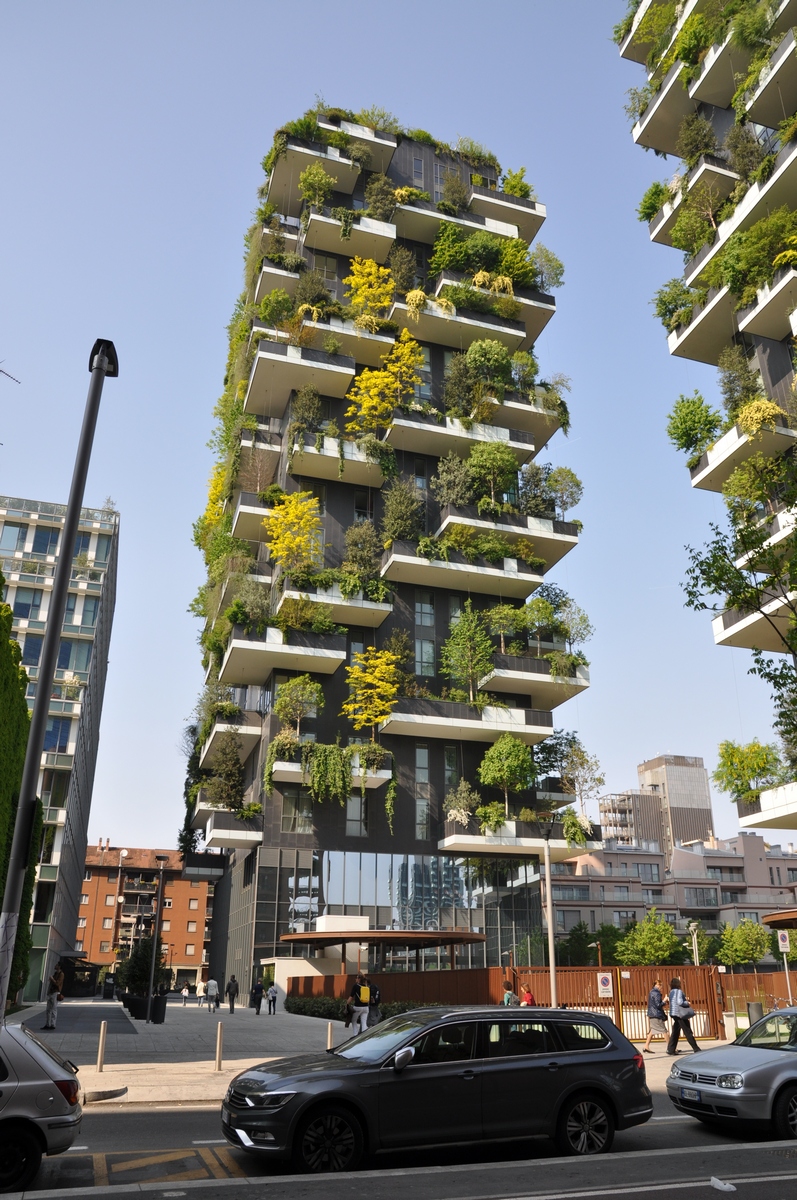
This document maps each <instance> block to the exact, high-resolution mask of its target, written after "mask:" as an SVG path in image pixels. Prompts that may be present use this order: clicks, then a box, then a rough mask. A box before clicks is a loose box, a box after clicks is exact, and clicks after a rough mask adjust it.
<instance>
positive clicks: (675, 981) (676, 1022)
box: [667, 975, 700, 1054]
mask: <svg viewBox="0 0 797 1200" xmlns="http://www.w3.org/2000/svg"><path fill="white" fill-rule="evenodd" d="M694 1015H695V1010H694V1009H693V1008H692V1005H691V1004H690V1003H689V1001H688V1000H687V998H686V996H685V995H684V993H683V988H682V987H681V981H680V979H679V978H678V976H677V975H676V976H674V977H673V978H672V979H671V980H670V1019H671V1021H672V1032H671V1033H670V1040H669V1042H668V1043H667V1053H668V1054H677V1053H678V1049H677V1046H678V1038H679V1036H680V1035H681V1033H683V1035H684V1037H685V1038H686V1040H687V1042H688V1043H689V1045H690V1046H691V1047H692V1050H693V1051H694V1053H695V1054H697V1053H698V1052H699V1050H700V1047H699V1046H698V1044H697V1042H696V1041H695V1035H694V1034H693V1033H692V1026H691V1025H690V1024H689V1022H690V1021H691V1019H692V1017H693V1016H694Z"/></svg>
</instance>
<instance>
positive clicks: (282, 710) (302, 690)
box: [274, 675, 324, 741]
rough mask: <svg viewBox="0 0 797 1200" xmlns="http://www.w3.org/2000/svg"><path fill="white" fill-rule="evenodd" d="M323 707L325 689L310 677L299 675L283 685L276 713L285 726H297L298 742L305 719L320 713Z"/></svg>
mask: <svg viewBox="0 0 797 1200" xmlns="http://www.w3.org/2000/svg"><path fill="white" fill-rule="evenodd" d="M323 707H324V689H323V688H322V686H321V684H320V683H318V682H317V680H315V679H312V678H311V676H309V675H297V676H296V677H295V678H294V679H288V680H286V681H285V682H284V683H281V684H280V685H279V690H278V692H277V698H276V700H275V701H274V712H275V713H276V714H277V716H278V717H279V719H280V721H282V723H283V725H294V724H295V725H296V740H297V741H298V740H299V737H300V736H301V725H302V721H303V720H304V719H305V717H309V716H311V715H312V714H314V713H317V712H320V711H321V709H322V708H323Z"/></svg>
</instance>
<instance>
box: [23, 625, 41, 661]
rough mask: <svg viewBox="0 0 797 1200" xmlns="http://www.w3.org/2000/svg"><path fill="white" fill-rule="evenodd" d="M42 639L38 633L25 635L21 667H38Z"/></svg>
mask: <svg viewBox="0 0 797 1200" xmlns="http://www.w3.org/2000/svg"><path fill="white" fill-rule="evenodd" d="M43 641H44V638H43V637H42V635H41V634H40V633H26V634H25V645H24V646H23V647H22V665H23V667H38V665H39V659H40V657H41V652H42V642H43Z"/></svg>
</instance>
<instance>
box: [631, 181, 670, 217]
mask: <svg viewBox="0 0 797 1200" xmlns="http://www.w3.org/2000/svg"><path fill="white" fill-rule="evenodd" d="M671 196H672V193H671V192H670V189H669V188H668V186H667V184H666V183H659V182H658V181H656V182H655V183H652V184H651V185H650V187H649V188H648V190H647V191H646V192H645V194H644V196H643V197H642V199H641V200H640V202H639V207H638V208H637V210H636V212H637V216H638V217H639V219H640V221H652V220H653V218H654V217H655V215H656V213H657V212H658V211H659V209H660V208H662V207H663V206H664V205H665V204H666V203H667V201H668V200H669V199H671Z"/></svg>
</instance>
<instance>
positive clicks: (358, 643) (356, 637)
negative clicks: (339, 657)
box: [349, 628, 368, 663]
mask: <svg viewBox="0 0 797 1200" xmlns="http://www.w3.org/2000/svg"><path fill="white" fill-rule="evenodd" d="M367 645H368V639H367V637H366V634H365V630H364V629H356V628H352V629H350V630H349V663H352V662H354V656H355V654H364V653H365V647H366V646H367Z"/></svg>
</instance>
